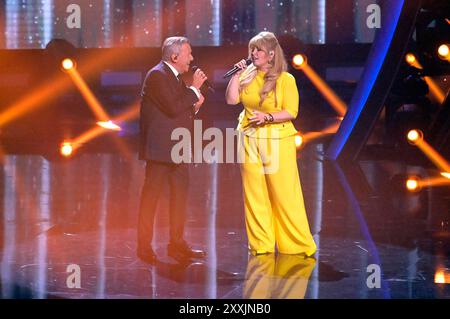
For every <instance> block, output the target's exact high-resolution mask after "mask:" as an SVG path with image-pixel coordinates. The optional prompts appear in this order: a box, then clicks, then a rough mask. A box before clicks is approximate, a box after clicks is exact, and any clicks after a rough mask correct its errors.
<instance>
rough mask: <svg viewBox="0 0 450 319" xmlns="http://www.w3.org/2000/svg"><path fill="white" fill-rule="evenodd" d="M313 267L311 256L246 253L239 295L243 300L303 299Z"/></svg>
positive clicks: (313, 261)
mask: <svg viewBox="0 0 450 319" xmlns="http://www.w3.org/2000/svg"><path fill="white" fill-rule="evenodd" d="M315 266H316V260H315V259H314V258H304V257H303V256H299V255H284V254H279V255H278V256H276V257H275V255H274V254H266V255H258V256H250V259H249V261H248V264H247V272H246V275H245V279H246V280H245V283H244V289H243V294H244V298H246V299H303V298H305V294H306V288H307V287H308V282H309V278H310V277H311V273H312V272H313V270H314V267H315Z"/></svg>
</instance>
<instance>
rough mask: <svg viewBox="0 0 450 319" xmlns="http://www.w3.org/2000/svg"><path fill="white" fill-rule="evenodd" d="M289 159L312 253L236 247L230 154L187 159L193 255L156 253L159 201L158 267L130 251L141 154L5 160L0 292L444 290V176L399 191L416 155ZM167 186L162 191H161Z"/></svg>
mask: <svg viewBox="0 0 450 319" xmlns="http://www.w3.org/2000/svg"><path fill="white" fill-rule="evenodd" d="M321 154H322V145H314V146H311V147H310V148H309V149H305V151H304V152H303V153H302V155H301V158H300V159H299V168H300V174H301V182H302V187H303V192H304V197H305V203H306V207H307V213H308V218H309V221H310V226H311V230H312V232H313V234H314V238H315V240H316V243H317V245H318V247H319V251H318V254H317V256H316V258H315V259H312V258H307V259H305V258H304V257H302V256H288V255H281V254H279V255H263V256H258V257H253V256H251V255H249V254H248V251H247V242H246V233H245V227H244V215H243V201H242V186H241V181H240V172H239V167H238V166H237V165H236V164H205V163H202V164H198V165H196V166H192V167H191V179H190V190H189V191H190V198H189V211H188V215H189V217H188V220H187V224H186V238H187V240H188V242H189V243H191V244H192V246H194V247H199V248H202V249H204V250H206V252H207V254H208V255H207V257H206V258H205V259H204V260H203V261H202V262H197V263H192V264H183V265H181V264H178V263H177V262H176V261H175V260H173V259H171V258H170V257H168V256H167V252H166V245H167V240H168V218H167V215H168V213H167V202H165V201H164V200H162V201H160V203H159V212H158V214H159V215H158V216H157V218H156V232H155V238H154V243H153V247H154V248H155V251H156V253H157V255H158V258H159V262H158V263H157V264H156V265H153V266H152V265H147V264H145V263H143V262H142V261H140V260H139V259H138V258H137V257H136V240H135V239H136V224H137V211H138V203H139V197H140V189H141V186H142V184H143V177H144V163H143V162H141V161H138V160H137V156H136V155H134V156H131V157H129V158H127V157H121V156H120V155H119V154H92V153H91V154H83V155H80V156H79V157H76V158H74V159H72V160H70V161H67V162H48V161H47V160H45V159H44V158H42V157H40V156H25V155H8V156H5V157H4V159H3V160H4V163H3V170H1V172H0V174H2V176H1V178H0V180H1V181H2V184H1V185H0V186H1V189H0V192H1V193H0V195H1V196H0V198H1V203H0V207H1V209H2V210H1V215H0V217H1V218H0V248H1V251H0V261H1V264H0V265H1V269H0V293H1V297H2V298H77V299H78V298H183V299H184V298H187V299H189V298H193V299H195V298H201V299H216V298H233V299H240V298H296V299H302V298H311V299H313V298H449V297H450V253H449V252H450V245H449V241H450V240H449V236H450V228H449V219H450V218H449V214H450V209H449V208H450V206H449V202H450V200H449V198H450V191H449V189H450V187H448V185H447V186H440V187H432V188H425V189H422V191H421V192H418V193H406V192H405V191H404V187H403V178H404V176H406V175H409V174H412V175H420V176H422V177H423V178H424V177H432V176H437V175H438V172H437V171H435V170H432V169H425V168H422V167H420V166H412V165H405V164H401V163H399V162H396V161H389V160H361V161H360V162H359V163H357V164H354V165H351V166H350V167H348V168H346V167H341V166H339V165H338V164H337V163H334V162H328V161H324V160H323V159H322V155H321ZM163 192H164V193H165V194H167V190H164V191H163Z"/></svg>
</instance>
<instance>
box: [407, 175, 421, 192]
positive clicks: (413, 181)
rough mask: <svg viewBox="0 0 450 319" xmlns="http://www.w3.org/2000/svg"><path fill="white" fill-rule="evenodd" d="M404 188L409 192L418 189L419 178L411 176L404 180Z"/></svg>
mask: <svg viewBox="0 0 450 319" xmlns="http://www.w3.org/2000/svg"><path fill="white" fill-rule="evenodd" d="M406 188H407V189H408V190H409V191H410V192H418V191H420V189H421V187H420V185H419V178H418V177H415V176H412V177H410V178H408V179H407V180H406Z"/></svg>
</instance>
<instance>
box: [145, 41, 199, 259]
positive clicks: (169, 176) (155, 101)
mask: <svg viewBox="0 0 450 319" xmlns="http://www.w3.org/2000/svg"><path fill="white" fill-rule="evenodd" d="M192 60H193V57H192V50H191V46H190V44H189V40H188V39H187V38H184V37H171V38H167V39H166V40H165V41H164V43H163V46H162V61H161V62H160V63H159V64H157V65H156V66H155V67H153V68H152V69H151V70H150V71H149V72H148V73H147V76H146V78H145V81H144V85H143V88H142V102H141V114H140V151H139V157H140V159H142V160H145V161H146V162H147V163H146V172H145V182H144V186H143V189H142V195H141V206H140V211H139V224H138V249H137V254H138V257H139V258H140V259H141V260H143V261H145V262H147V263H151V264H152V263H155V262H156V260H157V259H156V255H155V253H154V252H153V249H152V246H151V242H152V239H153V224H154V217H155V213H156V208H157V203H158V197H159V195H160V192H161V190H162V189H163V188H164V185H165V184H168V185H169V188H170V199H169V203H170V204H169V206H170V207H169V211H170V213H169V214H170V216H169V217H170V239H169V240H170V241H169V244H168V247H167V248H168V255H169V256H171V257H173V258H175V259H176V260H178V261H186V260H190V259H192V258H202V257H204V255H205V253H204V252H203V251H201V250H194V249H192V248H191V247H190V246H189V245H188V244H187V243H186V241H185V240H184V236H183V232H184V223H185V215H186V203H187V192H188V184H189V174H188V172H189V171H188V164H187V163H178V160H174V159H173V158H172V154H171V153H172V148H173V146H174V145H175V144H176V143H177V141H175V140H172V138H171V137H172V132H173V131H174V130H176V129H180V128H181V129H188V130H189V131H191V132H192V127H193V121H194V115H195V114H196V113H197V112H198V110H199V109H200V107H201V106H202V104H203V102H204V97H203V95H202V94H201V92H200V87H201V86H202V85H203V83H204V82H205V81H206V79H207V77H206V75H205V74H204V73H203V72H202V71H201V70H200V69H197V70H196V71H195V72H194V75H193V79H192V86H191V87H187V86H186V84H185V83H184V82H183V80H182V79H181V78H180V75H181V74H183V73H185V72H188V71H189V65H190V63H191V62H192Z"/></svg>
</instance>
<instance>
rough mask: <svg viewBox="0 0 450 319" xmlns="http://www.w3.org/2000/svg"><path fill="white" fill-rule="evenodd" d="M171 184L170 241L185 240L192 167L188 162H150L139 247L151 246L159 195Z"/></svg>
mask: <svg viewBox="0 0 450 319" xmlns="http://www.w3.org/2000/svg"><path fill="white" fill-rule="evenodd" d="M167 183H168V185H169V188H170V195H169V199H168V202H169V203H170V204H169V214H170V216H169V217H170V242H171V243H178V242H181V241H183V232H184V222H185V219H186V204H187V193H188V184H189V168H188V166H187V165H186V164H171V163H162V162H154V161H147V166H146V170H145V182H144V186H143V188H142V195H141V206H140V211H139V225H138V247H142V248H147V247H150V245H151V242H152V239H153V225H154V220H155V214H156V207H157V204H158V198H159V196H160V193H161V190H163V189H164V188H165V185H166V184H167Z"/></svg>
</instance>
